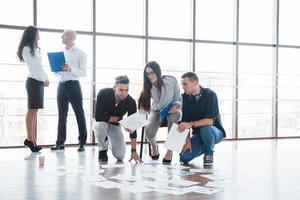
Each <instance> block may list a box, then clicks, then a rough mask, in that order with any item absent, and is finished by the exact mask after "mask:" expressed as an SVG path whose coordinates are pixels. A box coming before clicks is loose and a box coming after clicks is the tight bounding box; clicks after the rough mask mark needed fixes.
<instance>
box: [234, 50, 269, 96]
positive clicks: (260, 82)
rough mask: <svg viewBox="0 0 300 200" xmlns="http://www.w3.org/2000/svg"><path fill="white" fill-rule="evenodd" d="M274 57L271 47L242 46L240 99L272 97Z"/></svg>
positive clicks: (240, 52) (240, 54) (240, 53)
mask: <svg viewBox="0 0 300 200" xmlns="http://www.w3.org/2000/svg"><path fill="white" fill-rule="evenodd" d="M272 59H273V49H272V48H270V47H252V46H240V51H239V72H240V75H239V82H240V83H241V86H240V87H239V98H240V99H246V100H249V99H269V100H271V99H272V87H271V86H272V64H273V60H272ZM261 77H263V78H261ZM251 82H252V83H251ZM248 84H249V85H248ZM254 85H255V86H254ZM256 85H257V86H256ZM244 86H245V87H244Z"/></svg>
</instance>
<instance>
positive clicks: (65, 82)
mask: <svg viewBox="0 0 300 200" xmlns="http://www.w3.org/2000/svg"><path fill="white" fill-rule="evenodd" d="M72 82H78V80H69V81H60V82H59V83H61V84H67V83H72Z"/></svg>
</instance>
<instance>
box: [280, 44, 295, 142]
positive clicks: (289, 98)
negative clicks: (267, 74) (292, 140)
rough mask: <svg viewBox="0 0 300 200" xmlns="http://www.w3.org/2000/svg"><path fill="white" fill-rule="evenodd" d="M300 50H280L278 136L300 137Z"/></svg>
mask: <svg viewBox="0 0 300 200" xmlns="http://www.w3.org/2000/svg"><path fill="white" fill-rule="evenodd" d="M299 56H300V50H299V49H290V48H280V49H279V76H278V113H279V115H278V135H279V136H299V135H300V109H299V108H300V94H299V92H298V91H299V89H300V83H299V79H300V69H299V64H300V61H299Z"/></svg>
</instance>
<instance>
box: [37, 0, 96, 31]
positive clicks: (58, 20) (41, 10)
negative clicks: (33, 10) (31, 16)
mask: <svg viewBox="0 0 300 200" xmlns="http://www.w3.org/2000/svg"><path fill="white" fill-rule="evenodd" d="M91 3H92V1H91V0H63V1H62V0H42V1H37V15H38V16H37V25H38V26H39V27H43V28H55V29H75V30H84V31H90V30H92V20H91V19H92V5H91Z"/></svg>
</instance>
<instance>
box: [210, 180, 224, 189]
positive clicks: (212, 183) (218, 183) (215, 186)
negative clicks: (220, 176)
mask: <svg viewBox="0 0 300 200" xmlns="http://www.w3.org/2000/svg"><path fill="white" fill-rule="evenodd" d="M225 185H226V182H219V181H218V182H214V181H213V182H212V181H209V182H207V183H206V185H205V186H207V187H214V188H222V187H224V186H225Z"/></svg>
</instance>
